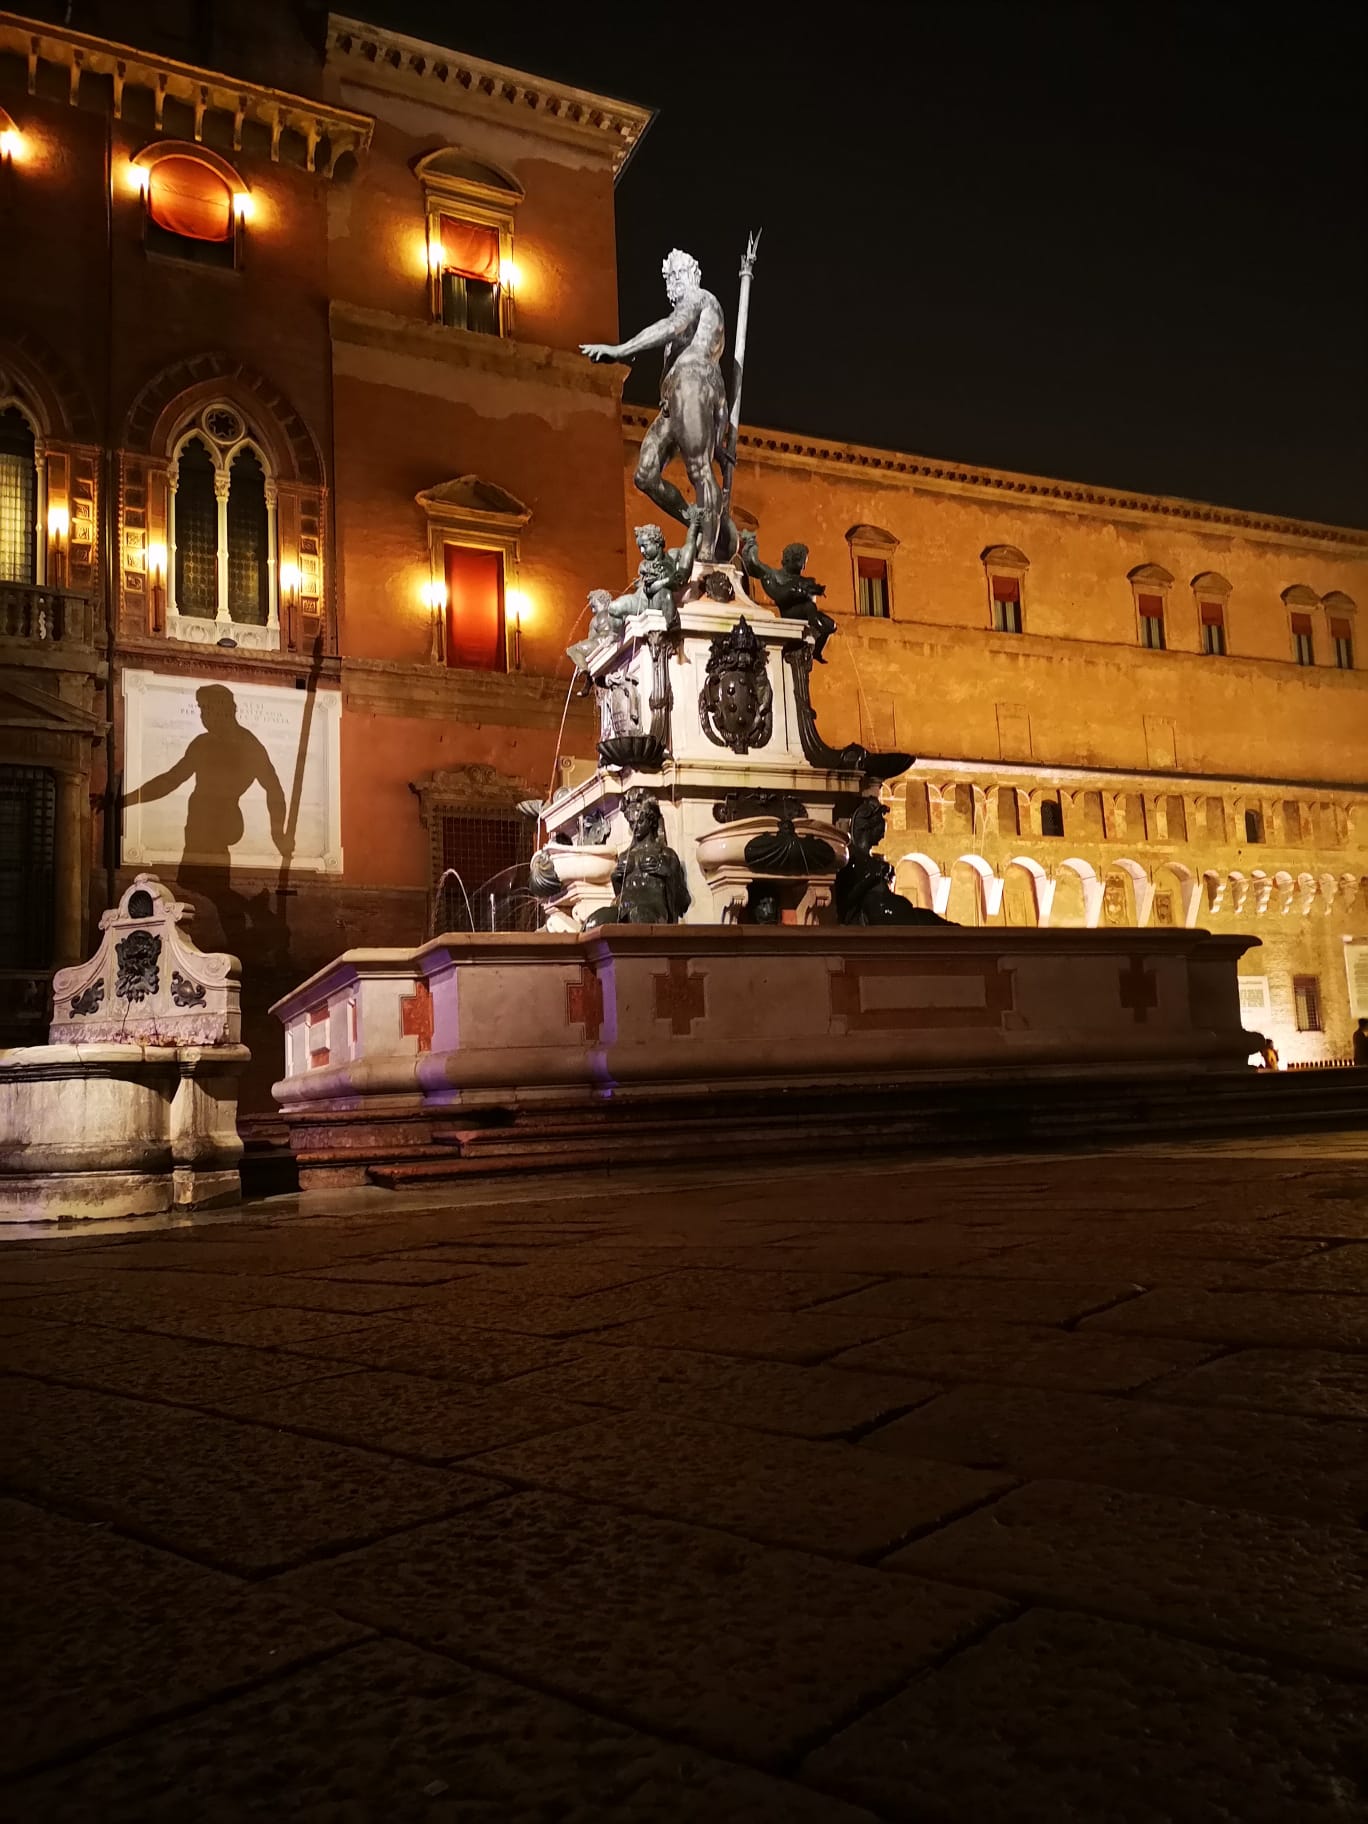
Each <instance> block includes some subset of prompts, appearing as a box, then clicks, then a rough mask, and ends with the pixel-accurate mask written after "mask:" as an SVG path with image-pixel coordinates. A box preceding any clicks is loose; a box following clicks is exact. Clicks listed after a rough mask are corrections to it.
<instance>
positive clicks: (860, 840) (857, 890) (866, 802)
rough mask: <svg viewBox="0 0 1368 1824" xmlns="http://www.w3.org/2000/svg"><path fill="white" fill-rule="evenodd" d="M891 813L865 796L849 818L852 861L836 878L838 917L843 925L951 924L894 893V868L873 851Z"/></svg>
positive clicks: (938, 915)
mask: <svg viewBox="0 0 1368 1824" xmlns="http://www.w3.org/2000/svg"><path fill="white" fill-rule="evenodd" d="M887 821H888V812H887V811H886V810H885V809H884V807H883V805H882V804H881V803H880V802H879V800H878V799H877V798H873V797H865V798H861V800H860V802H859V803H858V804H857V805H856V807H855V812H854V815H853V816H852V817H851V819H850V859H849V861H847V862H846V864H845V866H844V867H843V868H842V869H841V870H840V872H839V873H838V874H837V876H836V880H835V884H834V887H833V895H834V897H835V900H836V917H837V919H838V921H839V922H840V923H841V924H843V925H948V924H949V923H950V920H949V919H948V918H942V917H941V916H940V914H939V913H938V912H930V911H928V910H927V909H926V907H925V906H914V905H913V904H912V901H911V900H910V899H906V898H904V897H903V895H902V894H901V893H895V892H894V891H893V869H892V867H891V866H890V865H889V863H888V862H886V861H885V860H884V858H883V856H882V855H875V854H873V853H872V850H873V849H874V848H875V847H876V846H877V844H879V843H881V842H882V841H883V835H884V825H885V824H886V822H887Z"/></svg>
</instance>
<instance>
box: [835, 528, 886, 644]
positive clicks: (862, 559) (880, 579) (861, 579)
mask: <svg viewBox="0 0 1368 1824" xmlns="http://www.w3.org/2000/svg"><path fill="white" fill-rule="evenodd" d="M846 543H847V544H848V545H849V547H850V568H851V580H852V584H853V594H854V598H855V613H856V614H857V615H858V616H861V617H863V618H864V619H866V620H876V621H887V620H891V619H892V618H893V554H894V552H895V551H896V550H897V548H898V540H897V539H896V538H895V537H894V536H893V534H892V533H891V532H885V531H884V529H883V527H882V526H852V527H851V528H850V530H849V531H848V532H847V533H846Z"/></svg>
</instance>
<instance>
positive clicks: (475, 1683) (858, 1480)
mask: <svg viewBox="0 0 1368 1824" xmlns="http://www.w3.org/2000/svg"><path fill="white" fill-rule="evenodd" d="M703 1144H706V1142H702V1143H701V1146H702V1145H703ZM0 1292H3V1302H2V1303H0V1339H3V1348H4V1350H5V1353H6V1357H7V1361H6V1364H5V1366H6V1368H7V1370H8V1371H9V1378H8V1383H7V1389H6V1391H7V1414H8V1417H7V1420H6V1434H7V1441H8V1442H7V1449H6V1451H5V1467H4V1472H3V1475H4V1483H5V1488H4V1496H5V1498H4V1500H3V1503H0V1505H2V1506H3V1510H4V1519H5V1523H6V1526H7V1529H8V1536H9V1542H8V1545H7V1547H6V1556H7V1561H8V1569H9V1573H10V1576H9V1583H10V1588H11V1592H12V1601H11V1605H10V1606H11V1630H12V1632H11V1638H12V1639H14V1640H17V1642H18V1653H17V1655H16V1658H15V1660H14V1661H12V1663H11V1666H10V1670H9V1683H8V1689H7V1693H6V1698H5V1713H6V1717H7V1721H8V1725H9V1726H8V1728H7V1730H6V1731H5V1743H4V1754H5V1772H6V1775H7V1779H8V1784H7V1786H6V1789H5V1807H4V1815H5V1816H6V1817H13V1818H15V1819H23V1820H37V1819H42V1820H45V1821H47V1824H67V1821H68V1820H71V1821H76V1820H92V1821H93V1820H100V1821H101V1824H118V1821H127V1824H184V1820H187V1819H192V1818H193V1819H208V1820H214V1821H215V1824H220V1821H221V1824H230V1821H235V1820H238V1819H243V1818H252V1819H267V1818H269V1819H272V1820H275V1819H282V1818H289V1819H291V1820H303V1821H305V1824H321V1821H322V1820H328V1821H329V1824H340V1821H341V1820H343V1819H346V1820H358V1821H362V1820H369V1819H372V1818H374V1819H383V1820H385V1821H386V1824H408V1821H409V1820H424V1821H428V1820H434V1821H436V1820H440V1821H443V1824H447V1821H456V1820H459V1821H461V1824H465V1821H467V1820H476V1819H479V1820H502V1819H516V1820H529V1821H531V1820H538V1821H544V1824H551V1821H552V1820H556V1821H558V1824H566V1821H569V1820H574V1821H575V1824H590V1821H592V1820H596V1819H609V1820H630V1821H632V1824H675V1821H677V1820H689V1821H690V1824H693V1821H697V1824H704V1821H706V1824H733V1821H734V1824H751V1821H754V1824H779V1821H785V1824H786V1821H788V1820H793V1821H794V1824H806V1821H808V1820H811V1821H812V1824H823V1821H827V1820H829V1821H830V1824H856V1820H869V1819H875V1818H877V1819H887V1820H908V1821H911V1820H917V1821H918V1824H920V1821H922V1820H955V1821H958V1820H974V1821H976V1824H977V1821H981V1820H998V1819H1001V1820H1010V1821H1013V1824H1015V1821H1016V1820H1022V1819H1027V1820H1042V1821H1044V1820H1060V1819H1085V1820H1093V1819H1101V1820H1110V1819H1124V1820H1136V1821H1137V1824H1142V1821H1149V1820H1169V1819H1182V1820H1189V1819H1190V1820H1194V1821H1196V1820H1201V1821H1203V1824H1205V1821H1207V1820H1238V1821H1239V1824H1247V1821H1249V1820H1265V1819H1288V1820H1297V1821H1299V1824H1304V1821H1309V1820H1321V1819H1325V1820H1330V1819H1335V1820H1345V1819H1365V1818H1368V1747H1366V1746H1365V1740H1364V1719H1365V1717H1366V1716H1368V1551H1365V1534H1364V1530H1363V1528H1364V1520H1365V1516H1366V1515H1368V1449H1365V1447H1364V1445H1365V1425H1366V1422H1368V1143H1366V1142H1365V1140H1364V1138H1363V1137H1362V1136H1338V1137H1337V1136H1329V1137H1327V1136H1315V1137H1311V1138H1308V1139H1306V1140H1297V1139H1291V1140H1286V1139H1284V1140H1275V1139H1266V1140H1262V1141H1249V1142H1225V1143H1219V1144H1216V1143H1212V1144H1207V1145H1200V1144H1194V1145H1190V1146H1158V1145H1155V1146H1147V1147H1137V1148H1130V1149H1127V1150H1115V1151H1109V1152H1106V1153H1084V1152H1074V1153H1070V1154H1067V1155H1050V1156H1045V1155H1034V1156H1027V1157H1013V1158H1002V1157H998V1158H991V1159H982V1160H980V1159H964V1158H945V1159H939V1160H925V1159H921V1160H908V1161H902V1162H887V1161H884V1162H881V1163H879V1164H878V1165H877V1166H870V1167H868V1168H862V1167H860V1166H859V1165H858V1164H856V1165H842V1166H840V1167H832V1168H829V1169H821V1170H815V1169H803V1170H797V1169H794V1170H791V1171H789V1170H778V1171H773V1170H771V1171H759V1170H757V1171H754V1172H742V1171H736V1170H732V1171H727V1172H725V1173H724V1172H721V1171H704V1170H701V1169H700V1170H698V1171H696V1172H692V1173H690V1172H687V1171H676V1172H672V1173H669V1174H666V1175H664V1176H657V1177H656V1178H655V1179H654V1180H653V1179H652V1178H651V1176H650V1175H649V1174H647V1173H645V1172H628V1173H621V1172H614V1173H612V1174H600V1175H597V1176H595V1177H594V1178H592V1179H591V1178H588V1177H585V1176H581V1177H577V1178H575V1179H568V1178H542V1179H540V1180H537V1181H535V1182H534V1181H528V1180H523V1181H507V1182H491V1181H484V1182H479V1183H474V1182H472V1183H466V1184H461V1185H458V1186H455V1187H452V1188H449V1189H444V1190H440V1191H427V1192H424V1193H421V1194H420V1193H412V1194H408V1195H405V1196H402V1197H394V1196H387V1195H385V1194H383V1193H379V1192H370V1191H366V1192H344V1193H337V1194H334V1195H332V1196H328V1197H312V1198H307V1199H298V1198H293V1199H280V1200H276V1201H274V1202H271V1203H266V1204H258V1205H255V1206H251V1207H250V1208H248V1209H246V1210H244V1211H241V1212H235V1213H233V1214H232V1215H231V1216H228V1217H224V1218H219V1219H217V1220H212V1221H210V1220H206V1221H201V1222H199V1223H197V1224H194V1225H192V1226H186V1227H179V1228H177V1227H174V1226H164V1227H160V1228H157V1229H155V1230H146V1229H144V1230H141V1231H137V1232H132V1231H128V1230H122V1231H118V1230H116V1231H113V1232H110V1231H103V1230H102V1231H98V1232H91V1233H89V1234H85V1233H82V1234H69V1233H68V1234H62V1235H59V1236H54V1237H44V1238H39V1237H38V1236H36V1235H33V1234H23V1235H21V1236H19V1237H17V1238H16V1239H12V1240H10V1241H8V1242H7V1243H5V1244H4V1245H3V1247H0Z"/></svg>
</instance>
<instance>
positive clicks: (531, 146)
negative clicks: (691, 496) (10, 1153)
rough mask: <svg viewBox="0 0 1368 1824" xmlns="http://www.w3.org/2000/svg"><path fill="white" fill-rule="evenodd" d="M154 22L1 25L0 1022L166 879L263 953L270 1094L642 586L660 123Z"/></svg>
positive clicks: (299, 39) (247, 953)
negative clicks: (630, 222)
mask: <svg viewBox="0 0 1368 1824" xmlns="http://www.w3.org/2000/svg"><path fill="white" fill-rule="evenodd" d="M40 10H41V11H43V12H45V13H48V14H49V15H51V17H52V18H54V19H56V18H62V17H65V16H66V14H67V13H68V12H69V11H70V10H71V9H67V8H64V7H47V8H42V9H40ZM162 10H163V12H164V14H165V15H166V17H167V19H168V20H169V21H170V22H171V23H170V25H169V27H168V28H167V29H166V30H165V31H163V32H161V33H160V34H158V33H154V32H152V31H150V30H149V31H147V32H146V33H145V34H144V35H145V37H146V40H147V42H140V43H139V44H137V45H128V44H125V43H121V42H119V29H120V26H121V25H124V26H125V27H126V25H127V22H128V20H129V18H130V17H131V15H129V14H128V13H127V12H126V11H125V9H122V8H120V7H118V6H113V5H110V6H105V7H100V6H86V7H83V8H77V9H76V12H75V17H76V19H77V22H78V24H80V25H81V26H83V27H84V28H85V29H81V30H77V29H72V28H71V27H69V26H67V25H59V24H55V23H45V22H43V21H41V20H39V19H34V18H20V17H17V16H13V15H9V14H0V110H3V112H0V135H3V138H0V148H3V154H2V156H0V239H3V243H4V245H5V246H6V248H7V249H11V250H16V251H17V255H18V257H15V258H6V259H5V260H4V261H3V262H2V263H0V528H2V529H0V603H3V609H2V611H0V612H2V617H3V618H0V644H2V645H3V655H4V662H5V674H6V675H5V684H4V687H3V695H0V795H2V804H3V811H2V813H0V814H2V815H3V830H4V836H5V844H4V860H3V864H2V865H3V875H4V878H3V894H2V895H0V897H2V898H3V905H4V911H3V914H0V917H3V929H2V930H0V944H2V945H3V955H0V970H2V971H3V983H4V988H3V992H4V1011H3V1020H4V1033H5V1036H6V1037H7V1038H9V1039H11V1040H12V1039H16V1038H20V1037H28V1036H32V1035H33V1034H34V1033H35V1032H37V1031H38V1030H40V1029H41V1027H42V1025H43V1024H44V1022H45V1020H46V1011H45V1004H44V1003H45V998H46V981H47V977H48V974H49V973H50V971H51V969H52V967H53V966H55V965H58V964H61V963H65V962H69V961H71V960H73V959H75V958H76V957H77V956H79V955H81V954H83V953H84V951H85V949H86V948H87V946H88V943H89V941H90V935H91V931H92V928H93V921H94V919H95V917H96V916H97V915H98V913H99V911H100V910H101V909H102V908H103V907H104V906H105V905H106V904H109V903H112V900H113V897H114V895H115V894H116V893H117V891H118V890H119V889H120V887H121V885H122V884H123V883H124V882H126V880H127V879H128V878H129V876H130V875H131V873H132V872H134V871H136V870H137V869H138V868H140V867H146V868H149V869H151V870H152V871H154V872H156V873H158V874H159V875H161V876H162V877H163V878H165V879H167V880H168V881H172V882H175V883H176V885H177V890H178V891H179V892H180V893H181V895H182V897H186V898H189V899H191V900H193V901H194V902H195V904H196V907H197V912H198V918H197V927H196V935H197V937H198V939H199V941H200V943H201V944H202V945H204V946H206V947H211V948H212V947H227V948H229V949H232V950H234V951H236V952H238V953H239V954H240V955H241V956H242V958H243V963H244V973H245V980H246V994H245V997H244V1000H245V1004H246V1005H247V1006H248V1007H249V1009H250V1013H249V1019H248V1025H249V1032H248V1038H249V1042H250V1043H252V1044H253V1046H254V1049H255V1050H257V1051H258V1053H259V1054H260V1057H261V1060H262V1070H261V1076H262V1079H263V1081H264V1082H269V1080H270V1077H271V1075H272V1074H273V1072H274V1069H275V1066H276V1063H277V1058H278V1050H279V1035H278V1033H277V1032H276V1031H275V1029H274V1025H273V1022H270V1021H268V1020H266V1019H265V1018H264V1017H263V1016H264V1010H265V1008H266V1007H267V1006H268V1005H269V1003H270V1001H271V1000H272V999H273V998H274V997H275V995H276V994H278V993H279V992H281V991H282V990H283V989H284V988H285V987H287V986H289V985H291V984H292V983H293V982H296V981H297V980H298V979H299V978H300V976H301V975H302V974H305V973H307V972H308V971H309V970H311V969H313V968H314V967H316V966H317V965H318V964H319V963H321V962H323V961H325V960H326V959H327V958H328V957H329V956H331V955H333V954H335V953H336V952H337V951H338V950H339V949H340V948H343V947H345V946H346V945H347V944H349V943H354V942H358V941H364V942H412V941H415V940H417V939H418V938H419V937H420V936H421V935H422V933H423V931H424V929H425V926H426V924H427V922H428V919H429V914H430V909H431V902H432V887H433V882H434V879H435V878H436V876H437V874H439V873H440V871H441V868H442V867H443V866H444V865H448V864H450V865H455V866H457V867H458V868H459V869H460V871H461V873H462V875H463V877H464V879H465V880H466V882H467V883H468V885H469V887H470V888H471V889H472V890H473V889H474V888H476V887H477V886H478V885H479V883H480V882H481V881H483V880H485V879H487V878H488V877H489V876H491V875H495V874H496V872H497V871H498V870H499V869H500V868H503V867H505V866H507V865H508V864H509V863H511V862H513V861H515V860H517V859H518V856H519V854H520V853H521V852H522V847H523V845H524V844H525V841H526V835H525V831H526V828H527V826H526V824H525V820H520V819H519V818H518V816H517V812H516V810H515V808H514V807H515V805H516V802H517V800H518V799H520V798H523V797H527V796H530V795H536V796H542V795H544V794H545V793H546V791H547V790H548V787H549V786H550V784H551V781H552V774H553V768H554V762H555V758H556V753H557V743H558V737H559V735H560V733H561V727H562V718H563V716H564V715H565V712H566V679H565V676H564V675H563V674H564V672H565V667H564V664H563V663H559V661H561V655H562V652H563V648H564V646H565V645H566V643H567V642H568V640H569V639H570V638H572V637H573V634H574V626H573V623H574V621H575V619H576V617H577V615H578V613H579V610H580V608H581V606H582V604H583V601H584V596H585V591H586V588H587V586H588V584H589V582H591V581H602V582H613V583H616V582H617V581H618V580H619V578H620V576H621V575H622V574H623V573H624V570H625V563H626V559H625V556H624V547H623V530H622V509H621V499H622V497H621V491H620V490H621V460H622V432H621V423H620V417H619V401H618V389H619V387H620V383H621V373H620V372H619V371H617V370H613V369H603V368H594V367H592V366H590V364H589V363H587V362H585V361H584V360H583V359H582V357H580V356H579V355H578V354H577V353H576V352H575V350H576V345H577V344H578V343H579V342H581V341H584V340H590V339H602V338H605V337H609V336H612V335H613V334H614V333H615V331H616V318H617V304H616V287H615V271H616V262H615V247H614V220H613V186H614V181H615V178H616V175H617V173H618V172H619V171H620V170H621V168H622V166H623V164H624V163H625V161H626V159H627V157H628V156H629V155H630V153H631V151H632V149H633V147H634V145H635V143H636V141H637V139H638V138H639V137H640V135H641V133H642V132H643V131H644V129H645V127H646V125H647V124H648V118H649V117H648V115H647V113H646V112H645V111H643V110H642V109H640V108H636V107H633V106H630V105H628V104H625V103H620V102H615V101H611V100H607V99H605V98H602V97H599V96H594V95H588V94H583V93H580V92H579V91H576V90H569V89H565V88H561V87H557V86H556V85H554V84H546V83H541V82H538V81H536V80H535V79H533V78H530V77H526V76H522V75H519V74H517V73H516V72H512V71H508V70H503V69H500V68H497V67H494V66H491V65H487V64H484V63H480V62H477V61H472V60H470V59H467V58H464V57H461V56H459V55H458V54H456V53H454V52H447V51H441V50H438V49H435V48H434V47H432V46H427V45H420V44H415V43H411V42H410V41H407V40H404V39H401V38H396V37H395V36H393V35H392V34H381V33H376V32H374V31H372V30H371V29H370V28H368V27H366V26H364V25H360V24H354V23H351V22H349V21H347V20H345V19H340V18H337V17H335V16H327V17H325V16H324V15H322V14H318V15H317V21H318V24H317V31H316V33H315V34H314V35H313V37H312V40H311V39H310V37H309V36H308V34H307V33H306V32H305V31H304V30H302V29H301V28H300V27H299V26H298V24H297V23H296V22H295V19H294V16H293V13H292V10H291V9H286V8H281V7H276V6H273V5H270V4H267V3H266V0H262V3H261V4H259V5H247V4H242V3H241V0H239V3H238V4H234V5H231V6H229V5H226V4H221V5H219V6H218V7H217V8H211V9H205V8H202V7H191V6H189V5H186V6H185V7H183V8H176V7H169V8H165V9H162ZM177 17H180V18H181V19H182V23H183V29H182V30H181V31H180V32H179V34H178V33H177V32H176V30H175V21H176V19H177ZM558 671H559V672H560V673H561V674H562V675H560V676H557V675H555V674H557V672H558ZM581 714H582V712H581ZM578 732H579V731H578V727H577V724H576V723H575V722H573V721H572V723H571V733H572V736H573V735H575V734H577V733H578ZM584 746H585V742H584V740H583V739H580V740H579V747H580V749H581V751H583V749H584ZM256 1088H257V1097H256V1099H257V1100H258V1102H259V1101H260V1099H261V1096H260V1091H261V1084H260V1083H259V1084H258V1085H257V1086H256Z"/></svg>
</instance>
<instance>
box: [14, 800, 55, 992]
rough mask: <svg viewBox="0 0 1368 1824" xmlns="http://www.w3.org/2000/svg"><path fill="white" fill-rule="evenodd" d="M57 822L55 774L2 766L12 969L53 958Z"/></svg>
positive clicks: (43, 966) (42, 966)
mask: <svg viewBox="0 0 1368 1824" xmlns="http://www.w3.org/2000/svg"><path fill="white" fill-rule="evenodd" d="M56 825H57V783H56V780H55V778H54V776H53V775H52V774H51V773H50V772H48V770H47V769H46V768H45V767H40V766H0V955H3V956H4V959H5V964H6V967H8V968H11V969H46V968H48V967H49V966H50V965H51V962H52V911H53V893H54V878H55V877H54V872H53V870H54V866H55V846H54V845H55V841H56Z"/></svg>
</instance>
